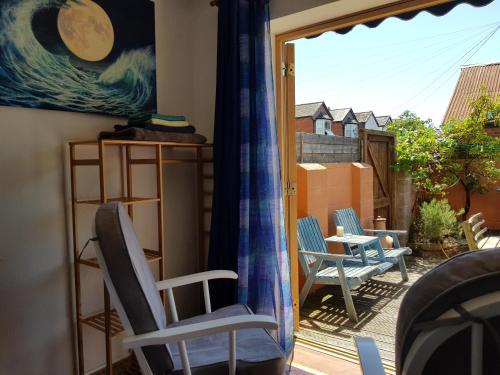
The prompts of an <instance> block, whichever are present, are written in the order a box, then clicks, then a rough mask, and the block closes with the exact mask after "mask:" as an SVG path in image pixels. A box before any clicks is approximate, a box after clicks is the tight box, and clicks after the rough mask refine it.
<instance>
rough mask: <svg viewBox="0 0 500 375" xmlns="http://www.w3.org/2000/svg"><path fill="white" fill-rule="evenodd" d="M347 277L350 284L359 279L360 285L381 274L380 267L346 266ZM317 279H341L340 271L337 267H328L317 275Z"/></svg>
mask: <svg viewBox="0 0 500 375" xmlns="http://www.w3.org/2000/svg"><path fill="white" fill-rule="evenodd" d="M344 272H345V276H346V278H347V279H348V281H349V282H350V281H351V280H352V281H354V279H357V280H356V281H358V282H359V283H362V282H363V281H366V280H368V279H369V278H370V277H372V276H374V275H377V274H378V273H379V268H378V265H376V264H375V265H372V266H361V267H359V266H356V265H352V266H347V267H346V266H344ZM316 277H317V278H331V279H338V278H339V270H338V269H337V267H326V268H324V269H322V270H321V271H318V273H317V274H316Z"/></svg>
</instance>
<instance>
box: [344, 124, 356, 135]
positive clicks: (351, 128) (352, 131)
mask: <svg viewBox="0 0 500 375" xmlns="http://www.w3.org/2000/svg"><path fill="white" fill-rule="evenodd" d="M344 136H345V137H348V138H358V124H353V123H348V124H345V127H344Z"/></svg>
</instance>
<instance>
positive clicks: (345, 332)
mask: <svg viewBox="0 0 500 375" xmlns="http://www.w3.org/2000/svg"><path fill="white" fill-rule="evenodd" d="M438 263H439V261H431V260H423V259H422V258H407V265H408V273H409V278H410V280H409V281H408V282H405V283H403V282H402V281H401V274H400V272H399V270H398V269H394V268H393V270H392V271H390V272H387V273H385V274H383V275H379V276H376V277H374V278H373V279H371V280H369V281H367V282H366V283H364V284H363V285H362V286H361V287H359V288H358V289H357V290H356V291H354V292H353V300H354V305H355V307H356V311H357V313H358V316H359V322H358V323H354V322H352V321H350V320H349V318H348V317H347V312H346V310H345V305H344V300H343V298H342V293H341V290H340V287H338V286H325V287H323V288H321V289H319V290H318V291H316V292H315V293H314V294H311V295H309V297H308V298H307V300H306V302H305V304H304V306H303V307H302V309H301V312H300V313H301V314H300V318H301V320H300V330H299V332H298V333H297V336H298V337H299V338H304V339H306V340H309V341H313V342H318V343H322V344H326V345H329V346H332V347H339V348H342V349H344V350H354V344H353V341H352V336H354V335H356V336H370V337H373V338H374V339H375V341H376V342H377V347H378V348H379V351H380V355H381V357H382V359H383V360H385V362H386V363H388V364H389V365H392V364H393V363H394V337H395V330H396V321H397V315H398V311H399V306H400V304H401V301H402V299H403V297H404V295H405V293H406V291H407V290H408V289H409V287H410V286H411V285H412V284H413V283H414V282H415V281H416V280H417V279H418V278H420V277H421V276H422V275H423V274H425V273H426V272H428V271H430V270H431V269H432V268H434V267H435V266H436V265H437V264H438Z"/></svg>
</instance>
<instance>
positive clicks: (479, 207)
mask: <svg viewBox="0 0 500 375" xmlns="http://www.w3.org/2000/svg"><path fill="white" fill-rule="evenodd" d="M497 186H499V187H500V181H498V183H497V184H495V185H493V186H492V187H491V188H490V189H489V191H488V192H487V193H484V194H478V193H475V194H473V195H472V197H471V208H470V211H469V216H470V215H473V214H475V213H478V212H482V213H483V218H484V220H485V225H486V227H488V228H489V229H500V192H499V191H496V187H497ZM446 198H447V199H448V202H450V205H451V207H453V209H454V210H460V209H461V208H463V207H464V202H465V193H464V190H463V189H462V187H461V186H458V185H455V186H453V187H452V188H451V189H448V191H447V194H446Z"/></svg>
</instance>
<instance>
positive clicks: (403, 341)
mask: <svg viewBox="0 0 500 375" xmlns="http://www.w3.org/2000/svg"><path fill="white" fill-rule="evenodd" d="M499 289H500V249H492V250H480V251H474V252H467V253H464V254H461V255H457V256H455V257H453V258H451V259H449V260H447V261H445V262H444V263H442V264H440V265H439V266H437V267H436V268H435V269H433V270H432V271H430V272H428V273H427V274H425V275H424V276H422V277H421V278H420V279H419V280H417V282H415V284H413V285H412V287H411V288H410V289H409V290H408V292H407V294H406V296H405V297H404V299H403V302H402V303H401V308H400V310H399V315H398V322H397V328H396V368H397V373H398V374H401V371H402V368H403V365H404V360H405V357H406V355H407V354H408V351H409V349H410V347H411V345H412V343H413V342H414V341H415V338H416V337H417V335H418V334H419V332H418V331H417V330H415V329H414V325H415V324H416V323H419V322H429V321H433V320H435V319H436V318H437V317H438V316H440V315H441V314H443V313H444V312H446V311H447V310H449V309H451V308H453V307H454V306H456V305H458V304H461V303H463V302H465V301H467V300H470V299H473V298H476V297H479V296H481V295H484V294H488V293H491V292H495V291H498V290H499ZM499 315H500V312H499ZM490 323H491V324H492V325H493V326H494V328H495V330H496V331H497V332H499V333H500V316H499V317H496V318H493V319H490ZM484 332H485V342H484V353H483V358H484V362H483V363H484V374H494V373H497V371H498V369H499V368H500V358H499V356H498V348H497V345H496V344H495V342H494V340H493V338H492V337H491V335H489V334H488V330H486V329H485V330H484ZM469 336H470V335H469V332H467V331H464V332H462V333H460V334H457V335H455V336H453V337H451V338H450V339H449V340H448V341H447V342H445V343H444V344H443V345H442V346H441V347H440V348H439V349H438V350H437V351H436V352H435V353H434V354H433V356H432V357H431V359H430V361H429V362H428V363H427V366H426V368H425V370H424V373H425V374H454V375H460V374H469V373H470V337H469Z"/></svg>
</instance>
